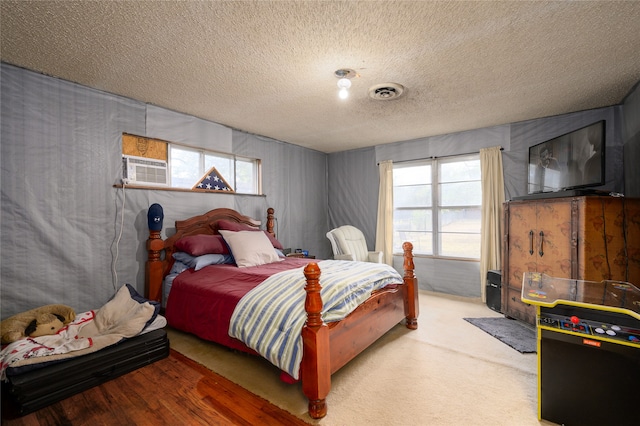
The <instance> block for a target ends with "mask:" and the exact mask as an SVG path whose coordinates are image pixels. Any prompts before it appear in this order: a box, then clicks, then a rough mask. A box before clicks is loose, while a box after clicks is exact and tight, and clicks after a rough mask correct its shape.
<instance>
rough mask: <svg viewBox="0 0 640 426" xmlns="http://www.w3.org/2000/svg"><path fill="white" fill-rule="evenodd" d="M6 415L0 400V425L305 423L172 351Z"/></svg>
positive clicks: (5, 409)
mask: <svg viewBox="0 0 640 426" xmlns="http://www.w3.org/2000/svg"><path fill="white" fill-rule="evenodd" d="M3 400H4V398H3ZM10 411H11V410H10V407H9V406H7V405H6V401H3V410H2V424H3V425H7V426H23V425H24V426H32V425H33V426H44V425H89V424H90V425H118V426H120V425H150V426H151V425H153V426H159V425H257V424H260V425H306V424H307V423H305V422H304V421H302V420H301V419H299V418H297V417H295V416H294V415H292V414H290V413H288V412H286V411H284V410H281V409H280V408H278V407H276V406H275V405H273V404H271V403H270V402H268V401H266V400H265V399H262V398H260V397H258V396H256V395H254V394H252V393H251V392H249V391H247V390H246V389H244V388H242V387H240V386H238V385H236V384H235V383H233V382H230V381H229V380H227V379H225V378H224V377H222V376H220V375H218V374H216V373H214V372H212V371H210V370H209V369H207V368H206V367H204V366H202V365H200V364H198V363H196V362H194V361H192V360H191V359H189V358H187V357H185V356H183V355H181V354H180V353H178V352H175V351H174V350H171V354H170V355H169V357H168V358H165V359H162V360H160V361H157V362H155V363H153V364H151V365H148V366H146V367H143V368H140V369H138V370H135V371H133V372H131V373H128V374H125V375H124V376H121V377H118V378H116V379H113V380H111V381H108V382H106V383H103V384H101V385H99V386H96V387H94V388H92V389H89V390H87V391H85V392H83V393H80V394H78V395H74V396H72V397H70V398H67V399H65V400H63V401H60V402H58V403H56V404H53V405H50V406H49V407H45V408H43V409H41V410H38V411H36V412H34V413H31V414H28V415H26V416H23V417H18V418H16V417H15V416H12V415H11V412H10Z"/></svg>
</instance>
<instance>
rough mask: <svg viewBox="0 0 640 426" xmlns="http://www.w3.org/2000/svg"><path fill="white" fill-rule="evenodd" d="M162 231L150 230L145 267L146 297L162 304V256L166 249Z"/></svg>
mask: <svg viewBox="0 0 640 426" xmlns="http://www.w3.org/2000/svg"><path fill="white" fill-rule="evenodd" d="M160 232H161V231H152V230H149V238H148V239H147V256H148V257H147V263H146V265H145V269H146V274H145V277H146V278H145V290H146V292H147V294H146V295H145V297H146V298H147V299H149V300H155V301H156V302H161V299H162V274H163V265H162V259H161V258H160V254H161V251H162V249H163V248H164V241H162V238H161V237H160Z"/></svg>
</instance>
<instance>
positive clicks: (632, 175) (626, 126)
mask: <svg viewBox="0 0 640 426" xmlns="http://www.w3.org/2000/svg"><path fill="white" fill-rule="evenodd" d="M622 129H623V132H622V139H623V143H624V166H625V167H624V181H625V186H624V189H625V194H626V195H627V196H628V197H640V167H638V164H640V83H638V84H636V86H635V87H634V90H632V91H631V93H630V94H629V95H628V96H627V97H626V98H625V100H624V103H623V120H622Z"/></svg>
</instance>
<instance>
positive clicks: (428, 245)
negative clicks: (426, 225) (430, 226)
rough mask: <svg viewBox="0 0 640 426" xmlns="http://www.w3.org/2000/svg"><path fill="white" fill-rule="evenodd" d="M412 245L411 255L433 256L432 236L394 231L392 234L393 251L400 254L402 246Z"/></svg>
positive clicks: (429, 234) (422, 233)
mask: <svg viewBox="0 0 640 426" xmlns="http://www.w3.org/2000/svg"><path fill="white" fill-rule="evenodd" d="M405 241H409V242H410V243H411V244H413V254H426V255H432V254H433V234H432V233H424V232H410V231H395V232H394V233H393V251H394V252H396V253H402V244H403V243H404V242H405Z"/></svg>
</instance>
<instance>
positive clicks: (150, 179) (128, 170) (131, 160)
mask: <svg viewBox="0 0 640 426" xmlns="http://www.w3.org/2000/svg"><path fill="white" fill-rule="evenodd" d="M122 181H123V183H125V184H127V185H153V186H168V185H169V183H168V178H167V162H166V161H162V160H156V159H155V158H144V157H134V156H132V155H123V156H122Z"/></svg>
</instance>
